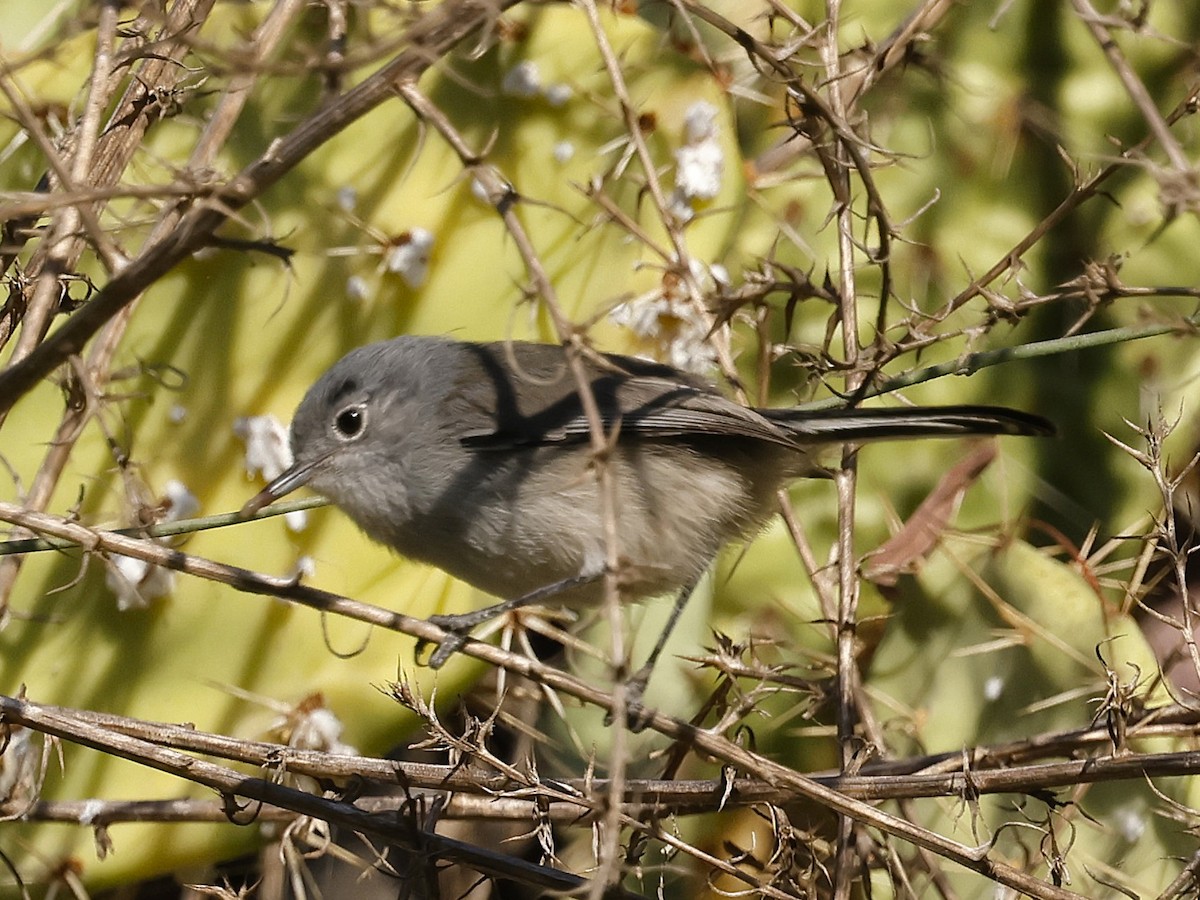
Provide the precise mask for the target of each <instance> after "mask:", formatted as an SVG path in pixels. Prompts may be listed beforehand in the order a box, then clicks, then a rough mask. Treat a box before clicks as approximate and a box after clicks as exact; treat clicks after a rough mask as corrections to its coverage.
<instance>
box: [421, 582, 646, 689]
mask: <svg viewBox="0 0 1200 900" xmlns="http://www.w3.org/2000/svg"><path fill="white" fill-rule="evenodd" d="M603 577H604V573H603V572H593V573H590V574H587V575H572V576H571V577H570V578H564V579H563V580H562V581H556V582H554V583H553V584H548V585H546V586H545V587H540V588H538V589H537V590H533V591H530V592H529V593H528V594H524V595H523V596H520V597H514V598H513V599H511V600H505V601H504V602H503V603H497V604H495V605H494V606H486V607H484V608H483V609H477V610H475V611H474V612H469V613H455V614H452V615H444V616H430V617H429V619H428V621H429V623H430V624H431V625H436V626H437V627H438V628H440V629H442V630H443V631H446V632H449V633H450V636H449V637H448V638H446V639H445V640H444V641H442V642H441V644H440V645H439V646H438V648H437V649H436V650H435V651H433V655H432V656H431V657H429V667H430V668H431V669H440V668H441V667H442V666H443V665H445V664H446V660H448V659H449V658H450V657H451V656H453V655H454V654H455V653H457V652H458V651H459V650H461V649H462V647H463V645H464V644H465V643H466V642H467V637H468V636H469V635H470V633H471V630H472V629H473V628H475V627H476V626H478V625H482V624H483V623H484V622H490V621H491V620H492V619H495V618H496V617H497V616H502V615H504V614H505V613H509V612H512V611H513V610H514V609H522V608H524V607H526V606H533V605H534V604H535V603H541V602H542V601H543V600H546V599H548V598H550V597H553V596H555V595H556V594H561V593H562V592H563V591H569V590H571V589H572V588H577V587H580V586H582V585H585V584H591V583H592V582H593V581H597V580H599V579H600V578H603ZM425 643H426V642H425V641H421V642H419V643H418V644H417V652H418V653H420V652H421V647H422V646H423V645H424V644H425ZM647 677H649V676H647Z"/></svg>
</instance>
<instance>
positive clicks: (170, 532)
mask: <svg viewBox="0 0 1200 900" xmlns="http://www.w3.org/2000/svg"><path fill="white" fill-rule="evenodd" d="M328 505H329V501H328V500H326V499H325V498H324V497H308V498H305V499H303V500H289V501H288V502H286V503H275V504H273V505H271V506H268V507H266V508H265V509H260V510H259V511H258V512H256V513H255V514H254V515H252V516H247V517H245V518H242V516H241V515H240V514H239V513H236V512H230V513H221V514H219V515H215V516H201V517H199V518H196V519H180V520H179V521H177V522H163V523H161V524H159V525H149V526H146V527H144V528H115V529H113V530H112V532H111V533H112V534H123V535H125V536H126V537H143V538H160V537H173V536H174V535H178V534H191V533H192V532H194V531H207V530H208V529H210V528H224V527H225V526H227V525H240V524H242V523H244V522H256V521H258V520H259V519H269V518H271V517H272V516H283V515H287V514H288V513H291V512H299V511H300V510H305V509H316V508H318V507H321V506H328ZM77 546H79V543H78V542H77V541H68V540H64V539H62V538H26V539H23V540H18V541H0V556H15V555H17V554H21V553H40V552H41V551H43V550H65V549H69V548H71V547H77Z"/></svg>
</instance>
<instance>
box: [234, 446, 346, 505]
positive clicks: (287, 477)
mask: <svg viewBox="0 0 1200 900" xmlns="http://www.w3.org/2000/svg"><path fill="white" fill-rule="evenodd" d="M324 461H325V458H324V457H322V458H320V459H315V460H312V461H311V462H306V463H296V464H295V465H293V466H291V467H290V468H288V469H286V470H285V471H284V472H282V473H281V474H280V475H279V477H278V478H276V479H275V480H274V481H272V482H271V483H270V484H268V485H267V486H266V487H265V488H263V489H262V490H261V491H259V492H258V493H257V494H255V495H254V496H253V497H251V498H250V499H249V500H247V501H246V505H245V506H243V507H242V508H241V509H240V510H238V518H239V519H248V518H250V517H251V516H252V515H254V514H255V513H256V512H258V511H259V510H260V509H262V508H263V507H264V506H266V505H267V504H269V503H274V502H275V501H276V500H278V499H279V498H280V497H286V496H287V495H288V494H290V493H291V492H292V491H294V490H296V488H298V487H303V486H304V485H306V484H308V481H309V479H310V478H312V476H313V472H314V471H315V470H316V468H317V466H319V465H320V464H321V463H323V462H324Z"/></svg>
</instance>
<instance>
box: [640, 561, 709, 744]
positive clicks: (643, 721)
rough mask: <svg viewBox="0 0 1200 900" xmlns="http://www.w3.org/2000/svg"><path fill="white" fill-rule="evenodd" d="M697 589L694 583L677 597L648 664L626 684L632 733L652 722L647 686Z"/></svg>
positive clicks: (648, 658)
mask: <svg viewBox="0 0 1200 900" xmlns="http://www.w3.org/2000/svg"><path fill="white" fill-rule="evenodd" d="M695 589H696V582H694V581H693V582H692V583H691V584H689V585H686V586H685V587H684V588H683V590H681V591H680V592H679V594H678V595H677V596H676V597H675V605H674V606H673V607H672V608H671V615H670V616H669V617H668V618H667V624H666V625H665V626H663V630H662V632H661V633H660V634H659V635H658V641H657V642H656V643H655V644H654V649H653V650H651V651H650V655H649V656H648V657H647V658H646V662H645V663H643V665H642V667H641V668H640V669H638V670H637V672H635V673H634V674H633V676H632V677H631V678H629V679H628V680H627V681H626V682H625V718H626V721H627V722H628V723H629V728H630V730H632V731H641V730H642V729H643V728H645V727H646V726H647V725H648V724H649V722H650V717H649V715H648V712H647V710H646V707H645V705H644V704H643V703H642V697H643V695H644V694H645V693H646V684H647V683H648V682H649V681H650V675H651V673H652V672H653V671H654V664H655V663H657V662H658V658H659V657H660V656H662V652H663V650H664V649H665V648H666V646H667V641H668V640H669V639H670V637H671V632H673V631H674V630H675V626H676V625H677V624H679V617H680V616H681V615H683V608H684V607H685V606H687V602H688V599H689V598H690V597H691V596H692V591H694V590H695Z"/></svg>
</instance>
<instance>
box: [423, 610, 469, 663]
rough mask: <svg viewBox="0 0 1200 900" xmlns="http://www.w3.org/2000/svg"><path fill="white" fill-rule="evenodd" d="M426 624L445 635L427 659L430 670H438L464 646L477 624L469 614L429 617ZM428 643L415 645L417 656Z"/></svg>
mask: <svg viewBox="0 0 1200 900" xmlns="http://www.w3.org/2000/svg"><path fill="white" fill-rule="evenodd" d="M428 622H429V624H430V625H436V626H437V627H438V628H440V629H442V631H444V632H446V634H447V637H446V638H445V639H443V640H442V642H441V643H440V644H438V648H437V649H436V650H434V651H433V655H432V656H430V657H429V668H431V669H440V668H441V667H442V666H444V665H445V664H446V661H447V660H448V659H450V657H452V656H453V655H454V654H455V653H457V652H458V651H459V650H461V649H462V648H463V647H464V646H465V645H466V643H467V638H468V637H470V635H471V629H472V628H474V627H475V626H476V625H477V624H479V623H478V622H476V621H475V620H474V617H473V616H471V615H470V614H469V613H468V614H466V615H457V616H456V615H445V616H430V617H429V619H428ZM429 643H432V641H419V642H418V643H417V655H418V656H419V655H420V653H421V651H422V649H424V647H425V645H426V644H429Z"/></svg>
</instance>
